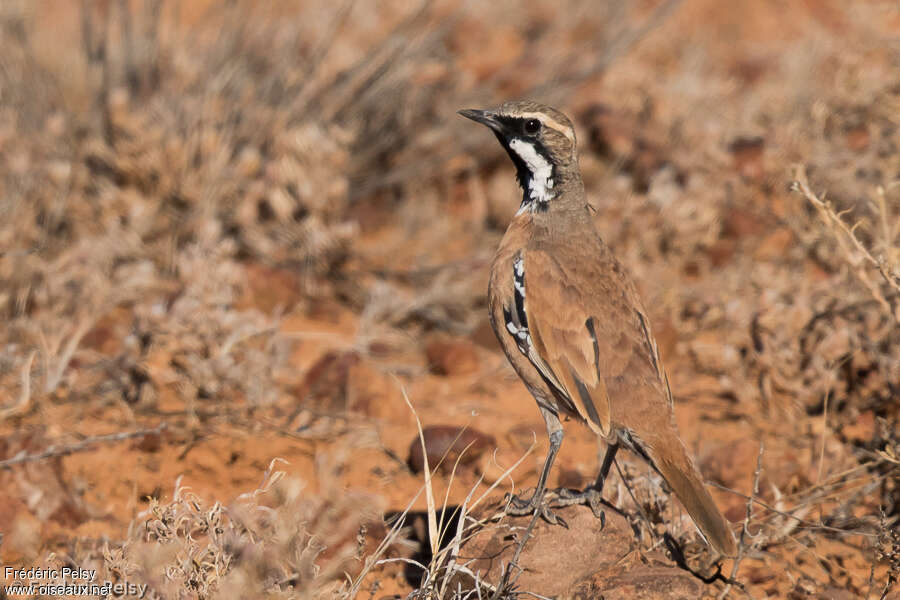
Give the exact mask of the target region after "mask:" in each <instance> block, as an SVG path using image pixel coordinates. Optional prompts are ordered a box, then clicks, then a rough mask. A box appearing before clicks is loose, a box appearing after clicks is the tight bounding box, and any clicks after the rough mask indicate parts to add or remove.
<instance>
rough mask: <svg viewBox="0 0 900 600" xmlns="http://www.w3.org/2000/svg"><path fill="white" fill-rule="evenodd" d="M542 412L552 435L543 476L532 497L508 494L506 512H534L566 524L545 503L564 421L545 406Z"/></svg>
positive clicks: (525, 513) (549, 520) (560, 443)
mask: <svg viewBox="0 0 900 600" xmlns="http://www.w3.org/2000/svg"><path fill="white" fill-rule="evenodd" d="M541 414H542V415H543V416H544V421H545V423H546V424H547V433H548V434H549V437H550V450H549V451H548V452H547V460H545V461H544V467H543V468H542V469H541V476H540V477H539V478H538V483H537V487H536V488H535V489H534V493H533V494H532V495H531V497H530V498H528V499H525V498H521V497H519V496H515V495H512V494H508V497H507V501H508V505H507V508H506V514H508V515H513V516H523V515H530V514H532V513H534V515H535V518H537V517H538V516H541V517H543V518H544V519H545V520H547V522H549V523H552V524H557V523H559V524H561V525H563V526H565V525H566V522H565V521H563V520H562V519H561V518H560V517H557V516H556V515H554V514H553V513H552V512H551V511H550V509H549V507H548V506H547V505H546V504H544V492H545V491H546V490H547V477H548V476H549V475H550V468H551V467H552V466H553V461H554V460H555V459H556V454H557V452H559V447H560V446H561V445H562V440H563V428H562V423H560V422H559V417H558V416H556V414H555V413H554V412H552V411H550V410H548V409H546V408H544V407H543V406H542V407H541ZM529 529H530V527H529Z"/></svg>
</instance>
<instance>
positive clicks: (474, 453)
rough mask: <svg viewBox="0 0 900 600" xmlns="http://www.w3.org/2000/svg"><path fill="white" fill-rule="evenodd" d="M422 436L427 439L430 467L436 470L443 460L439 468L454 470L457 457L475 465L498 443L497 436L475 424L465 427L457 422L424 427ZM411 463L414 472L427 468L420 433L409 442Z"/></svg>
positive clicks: (408, 462)
mask: <svg viewBox="0 0 900 600" xmlns="http://www.w3.org/2000/svg"><path fill="white" fill-rule="evenodd" d="M422 435H423V437H424V438H425V451H426V452H427V455H428V466H429V467H430V468H431V469H432V470H433V469H434V468H435V465H437V464H438V463H440V466H439V467H438V469H439V470H440V471H442V472H445V473H449V472H451V471H452V470H453V465H454V464H456V462H457V459H459V463H460V464H461V465H468V464H471V463H472V462H474V461H476V460H477V459H478V458H479V457H480V456H481V455H482V454H483V453H484V452H485V451H486V450H489V449H492V448H494V447H495V446H496V445H497V441H496V440H495V439H494V436H492V435H487V434H484V433H482V432H480V431H478V430H477V429H472V428H471V427H469V428H466V429H463V428H462V427H457V426H455V425H432V426H430V427H426V428H424V429H423V430H422ZM442 458H443V461H442V460H441V459H442ZM407 464H408V465H409V468H410V469H412V470H413V472H414V473H421V472H422V471H423V470H424V469H425V461H424V459H423V456H422V441H421V440H420V439H419V436H416V437H415V438H413V440H412V442H410V444H409V457H408V459H407Z"/></svg>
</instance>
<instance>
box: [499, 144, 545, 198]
mask: <svg viewBox="0 0 900 600" xmlns="http://www.w3.org/2000/svg"><path fill="white" fill-rule="evenodd" d="M509 147H510V148H512V149H513V151H514V152H515V153H516V154H518V155H519V157H520V158H521V159H522V160H524V161H525V164H526V165H527V166H528V170H529V171H530V172H531V178H530V179H529V181H528V197H529V198H531V200H532V201H537V202H538V203H542V204H546V203H547V202H550V200H551V199H553V197H554V194H553V192H552V190H553V165H552V164H550V163H549V162H548V161H547V159H546V158H544V157H543V156H541V155H540V154H538V151H537V150H535V148H534V144H532V143H530V142H526V141H525V140H521V139H519V138H516V139H514V140H512V141H511V142H510V143H509ZM526 206H527V205H523V206H522V208H521V209H519V210H520V211H522V210H524V209H525V207H526Z"/></svg>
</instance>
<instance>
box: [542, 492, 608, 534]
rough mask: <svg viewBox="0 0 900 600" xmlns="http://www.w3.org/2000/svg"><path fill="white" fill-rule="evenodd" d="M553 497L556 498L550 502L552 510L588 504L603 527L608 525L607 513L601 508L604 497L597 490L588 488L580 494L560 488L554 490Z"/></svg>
mask: <svg viewBox="0 0 900 600" xmlns="http://www.w3.org/2000/svg"><path fill="white" fill-rule="evenodd" d="M553 495H554V496H555V498H553V499H552V500H551V501H550V502H549V505H550V506H551V507H552V508H563V507H566V506H574V505H576V504H587V505H588V507H590V509H591V512H592V513H594V516H595V517H597V518H598V519H600V520H601V521H602V523H603V525H606V513H604V512H603V509H602V508H600V506H601V505H602V504H603V495H602V494H601V493H600V491H598V490H597V489H596V488H594V487H588V488H585V489H584V490H583V491H580V492H579V491H576V490H570V489H569V488H559V489H556V490H553Z"/></svg>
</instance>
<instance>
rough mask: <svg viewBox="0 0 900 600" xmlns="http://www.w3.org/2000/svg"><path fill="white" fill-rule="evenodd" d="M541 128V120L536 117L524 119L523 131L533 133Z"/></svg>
mask: <svg viewBox="0 0 900 600" xmlns="http://www.w3.org/2000/svg"><path fill="white" fill-rule="evenodd" d="M540 130H541V122H540V121H538V120H537V119H528V120H527V121H525V133H527V134H528V135H534V134H536V133H537V132H538V131H540Z"/></svg>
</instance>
